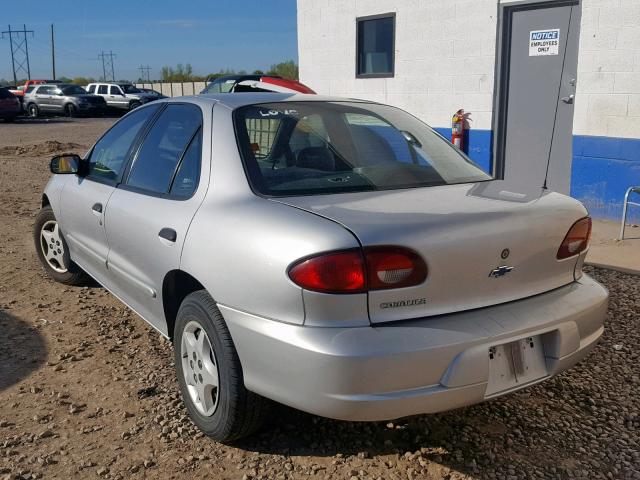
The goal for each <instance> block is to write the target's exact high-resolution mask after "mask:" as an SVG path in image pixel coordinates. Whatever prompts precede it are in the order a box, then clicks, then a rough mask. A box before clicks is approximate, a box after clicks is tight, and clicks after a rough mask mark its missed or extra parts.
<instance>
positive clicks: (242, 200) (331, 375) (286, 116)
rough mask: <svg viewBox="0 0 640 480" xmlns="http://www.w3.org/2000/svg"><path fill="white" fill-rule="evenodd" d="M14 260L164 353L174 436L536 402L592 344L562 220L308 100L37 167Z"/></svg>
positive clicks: (584, 294)
mask: <svg viewBox="0 0 640 480" xmlns="http://www.w3.org/2000/svg"><path fill="white" fill-rule="evenodd" d="M51 170H52V172H53V173H54V175H53V176H52V178H51V180H50V182H49V183H48V185H47V187H46V189H45V192H44V195H43V196H42V210H41V212H40V214H39V215H38V217H37V220H36V225H35V231H34V239H35V243H36V250H37V253H38V255H39V257H40V260H41V261H42V264H43V265H44V268H45V270H46V271H47V273H48V274H49V276H50V277H52V278H53V279H55V280H57V281H60V282H62V283H66V284H81V283H83V282H85V281H86V279H87V277H88V276H91V277H93V278H94V279H96V280H97V281H98V282H99V283H101V284H102V285H103V286H104V287H105V288H107V289H108V290H109V291H111V292H112V293H113V294H114V295H115V296H116V297H118V298H119V299H120V300H121V301H122V302H123V303H125V304H126V305H128V306H129V307H130V308H131V309H133V310H134V311H135V312H136V313H137V314H138V315H139V316H140V317H142V318H143V319H144V320H146V321H147V322H148V323H149V324H151V325H152V326H153V327H154V328H156V329H157V330H158V331H159V332H160V333H161V334H162V335H164V336H166V337H168V338H170V339H171V340H172V341H173V344H174V349H175V364H176V370H177V377H178V382H179V384H180V388H181V391H182V395H183V398H184V402H185V404H186V407H187V409H188V412H189V415H190V417H191V419H192V420H193V422H194V423H195V424H196V425H197V426H198V427H199V428H200V429H201V430H202V431H203V432H204V433H205V434H207V435H209V436H211V437H213V438H215V439H217V440H219V441H230V440H233V439H236V438H239V437H241V436H244V435H247V434H249V433H251V432H252V431H254V430H255V429H256V428H257V427H258V426H259V425H260V421H261V419H262V418H264V416H265V415H266V414H267V410H268V409H267V407H268V405H269V402H268V401H267V399H271V400H274V401H276V402H280V403H283V404H286V405H290V406H292V407H295V408H298V409H301V410H305V411H307V412H312V413H315V414H318V415H322V416H327V417H332V418H338V419H346V420H383V419H393V418H398V417H402V416H407V415H413V414H418V413H431V412H440V411H443V410H449V409H453V408H457V407H461V406H464V405H469V404H473V403H476V402H481V401H484V400H487V399H490V398H494V397H496V396H499V395H503V394H506V393H508V392H512V391H514V390H517V389H520V388H523V387H526V386H529V385H532V384H535V383H538V382H541V381H543V380H545V379H547V378H549V377H551V376H553V375H556V374H558V373H559V372H561V371H563V370H565V369H567V368H569V367H571V366H572V365H574V364H575V363H576V362H578V361H579V360H581V359H582V358H584V357H585V356H586V355H587V353H588V352H589V351H591V349H592V348H593V347H594V345H595V344H596V342H597V340H598V339H599V337H600V336H601V334H602V332H603V321H604V318H605V314H606V310H607V301H608V296H607V292H606V290H605V289H604V288H603V287H602V286H600V285H599V284H598V283H596V282H595V281H594V280H593V279H591V278H590V277H588V276H587V275H585V274H583V272H582V264H583V261H584V258H585V255H586V252H587V248H588V243H589V236H590V233H591V220H590V218H589V217H588V215H587V211H586V210H585V208H584V207H583V206H582V205H581V204H580V203H579V202H578V201H576V200H574V199H571V198H569V197H566V196H564V195H561V194H558V193H554V192H551V191H548V190H546V189H543V188H541V187H540V186H537V185H531V186H529V187H527V188H521V187H518V188H515V187H513V186H511V185H507V184H505V182H504V181H501V180H495V179H493V178H492V177H491V176H489V175H487V174H486V173H484V172H483V171H482V170H481V169H480V168H479V167H478V166H476V165H475V164H474V163H473V162H472V161H471V160H470V159H469V158H468V157H466V156H465V155H464V154H463V153H461V152H460V151H459V150H457V149H456V148H454V147H452V146H451V145H450V144H449V143H448V142H447V141H446V140H445V139H443V138H442V137H441V136H439V135H438V134H437V133H435V132H434V131H433V130H432V129H431V128H429V127H428V126H427V125H425V124H424V123H422V122H420V121H419V120H417V119H416V118H415V117H413V116H411V115H409V114H408V113H406V112H404V111H402V110H399V109H397V108H393V107H390V106H386V105H380V104H376V103H369V102H363V101H356V100H345V99H338V98H327V97H320V96H316V95H286V94H275V93H257V94H250V93H247V94H221V95H217V96H206V95H205V96H198V97H186V98H178V99H168V100H162V101H158V102H153V103H151V104H148V105H145V106H142V107H140V108H138V109H136V110H134V111H132V112H130V113H129V114H127V115H125V116H124V117H123V118H122V119H120V120H119V121H118V122H117V123H115V125H114V126H113V127H112V128H111V129H110V130H108V131H107V132H106V133H105V134H104V135H103V136H102V137H101V138H100V139H99V140H98V141H97V142H96V144H95V145H94V146H93V147H92V148H91V150H90V151H89V152H88V153H87V154H86V155H84V156H83V157H82V158H81V157H79V156H77V155H62V156H58V157H55V158H53V159H52V161H51Z"/></svg>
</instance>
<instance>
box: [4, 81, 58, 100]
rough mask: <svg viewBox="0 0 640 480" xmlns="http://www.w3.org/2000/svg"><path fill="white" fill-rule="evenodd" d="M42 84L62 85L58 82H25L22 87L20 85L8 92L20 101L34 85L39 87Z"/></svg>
mask: <svg viewBox="0 0 640 480" xmlns="http://www.w3.org/2000/svg"><path fill="white" fill-rule="evenodd" d="M42 83H62V82H61V81H60V80H27V81H26V82H25V83H24V85H20V86H19V87H16V89H15V90H10V92H11V93H13V94H14V95H15V96H16V97H18V99H20V100H22V97H24V94H25V93H26V92H27V89H28V88H29V87H33V86H35V85H40V84H42Z"/></svg>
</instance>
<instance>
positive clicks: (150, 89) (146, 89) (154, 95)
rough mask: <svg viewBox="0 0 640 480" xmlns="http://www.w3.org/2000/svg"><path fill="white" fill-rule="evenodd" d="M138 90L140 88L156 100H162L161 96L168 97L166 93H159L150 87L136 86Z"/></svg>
mask: <svg viewBox="0 0 640 480" xmlns="http://www.w3.org/2000/svg"><path fill="white" fill-rule="evenodd" d="M138 90H140V91H141V92H142V93H147V94H149V95H151V96H153V97H155V99H156V100H162V99H163V98H169V97H167V96H166V95H163V94H161V93H160V92H158V91H157V90H153V89H152V88H138Z"/></svg>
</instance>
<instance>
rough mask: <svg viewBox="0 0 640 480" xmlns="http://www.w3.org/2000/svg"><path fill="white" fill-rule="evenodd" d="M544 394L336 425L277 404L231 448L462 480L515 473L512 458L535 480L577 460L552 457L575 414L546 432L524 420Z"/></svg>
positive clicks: (535, 391) (557, 382) (553, 385)
mask: <svg viewBox="0 0 640 480" xmlns="http://www.w3.org/2000/svg"><path fill="white" fill-rule="evenodd" d="M546 388H547V389H551V390H557V391H562V390H563V389H564V388H566V386H565V385H563V380H562V379H561V378H559V377H556V378H553V379H550V380H549V381H548V382H547V386H546ZM544 397H545V393H544V389H543V388H542V387H535V386H534V387H531V389H530V390H529V391H523V392H515V393H513V394H511V395H509V396H506V397H503V398H498V399H494V400H491V401H488V402H485V403H482V404H478V405H473V406H470V407H464V408H459V409H457V410H452V411H448V412H445V413H440V414H432V415H416V416H413V417H407V418H404V419H399V420H394V421H389V422H346V421H338V420H331V419H326V418H321V417H317V416H314V415H311V414H307V413H303V412H299V411H296V410H293V409H290V408H288V407H279V406H276V407H275V410H274V412H273V415H272V416H271V418H270V421H269V422H268V424H267V425H265V428H264V429H262V430H261V431H260V432H258V433H257V434H255V435H254V436H252V437H249V438H246V439H243V440H239V441H237V442H235V443H234V444H233V446H234V447H237V448H240V449H244V450H247V451H254V452H258V453H263V454H275V455H283V456H287V457H297V456H308V455H311V456H320V457H334V458H336V460H332V462H333V463H334V464H337V465H338V466H339V465H341V464H342V462H343V460H342V459H345V460H344V461H345V462H346V463H345V464H349V465H352V464H353V463H352V462H351V461H347V460H346V459H347V458H349V457H356V458H358V459H360V460H356V462H358V461H359V462H360V464H361V465H362V468H363V469H365V470H366V465H367V463H366V462H368V461H369V462H371V461H373V462H374V463H373V464H376V463H377V464H379V462H380V461H385V462H387V461H391V463H392V464H393V465H395V464H396V463H398V462H400V461H409V462H411V465H413V466H416V464H417V465H424V466H425V468H426V465H428V464H438V465H440V466H441V467H446V468H448V469H451V470H452V471H457V472H460V473H463V474H466V475H472V476H479V477H480V478H485V477H492V476H495V475H496V474H497V475H498V477H497V478H499V477H500V472H502V473H504V472H508V471H511V470H512V469H513V468H515V467H514V466H513V465H514V459H525V460H526V463H528V464H529V467H528V468H532V469H533V470H534V471H535V473H536V475H539V476H540V477H542V476H544V475H545V472H548V471H550V470H551V471H553V469H557V471H558V472H565V473H566V470H565V469H568V468H571V465H572V462H575V461H576V458H571V455H570V454H569V453H568V452H567V453H566V456H565V460H563V461H562V462H560V463H558V456H557V452H562V451H565V452H566V445H565V443H564V442H565V439H566V438H567V437H568V435H570V433H571V432H570V430H571V427H570V426H569V425H573V422H577V423H578V422H579V418H580V416H579V414H578V413H577V412H573V413H572V414H570V413H568V412H567V411H562V412H557V416H558V419H555V420H557V421H552V419H551V418H549V422H550V423H551V424H553V425H554V429H553V431H545V429H544V428H542V427H541V426H540V425H537V424H536V423H535V422H533V423H531V422H530V420H531V419H532V418H536V419H537V420H539V419H540V418H541V417H540V414H539V412H540V409H542V408H546V407H545V404H546V403H547V401H546V400H545V398H544ZM547 415H549V417H551V416H552V415H550V414H547ZM553 416H554V417H555V416H556V415H555V414H554V415H553ZM560 417H561V418H562V421H560ZM572 417H575V418H572ZM562 422H566V423H562ZM532 445H535V448H532ZM416 460H419V462H416ZM523 461H524V460H523ZM336 462H337V463H336ZM389 468H391V467H389ZM417 468H418V470H420V466H417ZM425 472H426V471H425ZM425 472H423V474H426V473H425ZM520 474H521V475H523V476H524V475H526V473H525V471H524V470H522V471H521V470H520V469H517V470H515V474H513V475H515V476H514V477H513V478H516V477H519V475H520ZM416 475H417V473H416ZM536 475H534V477H536V478H539V477H537V476H536ZM416 478H421V477H420V476H418V477H416ZM429 478H430V477H429ZM519 478H521V477H519ZM563 478H564V477H563Z"/></svg>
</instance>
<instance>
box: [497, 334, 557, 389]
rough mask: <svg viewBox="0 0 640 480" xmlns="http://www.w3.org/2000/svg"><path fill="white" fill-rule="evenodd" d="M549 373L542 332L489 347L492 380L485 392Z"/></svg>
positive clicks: (532, 380)
mask: <svg viewBox="0 0 640 480" xmlns="http://www.w3.org/2000/svg"><path fill="white" fill-rule="evenodd" d="M545 376H547V365H546V361H545V357H544V348H543V344H542V339H541V338H540V336H539V335H536V336H532V337H526V338H521V339H520V340H516V341H514V342H509V343H504V344H502V345H495V346H493V347H490V348H489V383H488V384H487V390H486V393H485V396H487V397H489V396H492V395H495V394H497V393H500V392H504V391H506V390H511V389H513V388H517V387H519V386H522V385H526V384H527V383H531V382H534V381H536V380H539V379H541V378H543V377H545Z"/></svg>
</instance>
